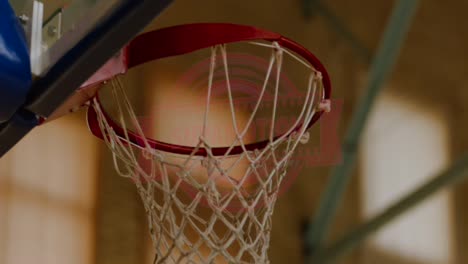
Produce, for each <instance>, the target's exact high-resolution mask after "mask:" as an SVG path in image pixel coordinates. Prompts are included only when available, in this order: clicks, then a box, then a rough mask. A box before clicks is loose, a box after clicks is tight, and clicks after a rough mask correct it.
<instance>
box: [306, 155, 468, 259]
mask: <svg viewBox="0 0 468 264" xmlns="http://www.w3.org/2000/svg"><path fill="white" fill-rule="evenodd" d="M467 176H468V153H467V154H465V155H464V156H463V157H462V158H461V159H459V160H458V161H457V162H456V163H455V164H454V165H453V166H452V167H451V168H449V169H447V170H445V171H444V172H442V173H441V174H440V175H438V176H436V177H435V178H433V179H431V180H430V181H428V182H427V183H425V184H423V185H422V186H420V187H419V188H417V189H415V190H414V191H413V192H411V193H410V194H408V195H406V196H405V197H403V198H401V199H400V200H399V201H397V202H396V203H394V204H393V205H391V206H390V207H388V209H386V210H385V211H384V212H383V213H381V214H379V215H377V216H376V217H374V218H373V219H371V220H369V221H368V222H367V223H364V224H362V225H361V226H360V227H358V228H356V229H354V231H351V232H350V233H349V234H348V235H345V236H344V238H343V239H341V240H339V241H338V242H336V243H334V244H333V245H332V246H330V247H327V248H326V249H325V250H323V251H320V252H317V254H316V256H315V258H314V261H315V262H314V263H330V262H333V261H334V260H336V259H337V258H338V257H340V256H341V255H342V254H344V253H346V252H348V251H349V250H351V249H353V247H355V246H356V245H358V244H359V243H360V242H362V241H363V240H364V239H365V238H366V237H368V236H369V235H370V234H372V233H374V232H375V231H377V230H378V229H379V228H381V227H383V226H384V225H385V224H387V223H389V222H390V221H392V220H394V219H395V218H397V217H398V216H400V215H401V214H403V213H405V212H406V211H408V210H409V209H411V208H412V207H414V206H415V205H418V204H419V203H421V202H422V201H423V200H425V199H427V198H428V197H430V196H431V195H432V194H434V193H435V192H437V191H440V190H441V189H442V188H444V187H448V186H450V185H454V184H457V183H459V182H460V181H461V180H463V179H465V178H466V177H467Z"/></svg>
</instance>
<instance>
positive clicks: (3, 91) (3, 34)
mask: <svg viewBox="0 0 468 264" xmlns="http://www.w3.org/2000/svg"><path fill="white" fill-rule="evenodd" d="M31 79H32V76H31V66H30V61H29V53H28V46H27V42H26V38H25V34H24V31H23V28H22V27H21V25H20V23H19V20H18V18H17V17H16V15H15V13H14V11H13V9H12V8H11V6H10V4H9V2H8V0H0V123H3V122H6V121H7V120H8V119H10V118H11V116H12V115H13V114H14V113H15V112H16V111H17V110H18V108H19V107H20V106H21V105H22V104H23V103H24V101H25V99H26V95H27V94H28V91H29V88H30V87H31Z"/></svg>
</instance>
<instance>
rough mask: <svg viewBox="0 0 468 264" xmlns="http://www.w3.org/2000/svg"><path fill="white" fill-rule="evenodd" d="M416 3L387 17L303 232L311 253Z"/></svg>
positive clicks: (402, 0) (405, 3)
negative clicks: (337, 155) (339, 158)
mask: <svg viewBox="0 0 468 264" xmlns="http://www.w3.org/2000/svg"><path fill="white" fill-rule="evenodd" d="M418 3H419V0H399V1H398V2H397V4H396V6H395V8H394V10H393V13H392V15H391V17H390V20H389V23H388V26H387V29H386V31H385V33H384V35H383V38H382V41H381V44H380V47H379V49H378V51H377V54H376V56H375V58H374V60H373V63H372V65H371V70H370V78H369V83H368V86H367V89H366V90H365V91H366V92H365V94H364V95H363V97H362V101H361V102H360V104H358V107H357V110H356V112H355V113H354V114H353V117H352V120H351V125H350V129H349V131H348V134H347V136H346V137H345V140H344V144H343V162H342V163H341V164H339V165H338V166H336V167H335V168H334V170H333V172H332V175H331V178H330V181H329V183H328V186H327V187H326V189H325V191H324V194H323V195H322V200H321V203H320V206H319V209H318V212H317V215H316V217H315V220H314V221H313V222H312V223H311V224H312V226H311V229H310V230H309V231H308V232H307V234H306V243H307V246H308V247H309V248H310V249H311V251H312V254H314V252H316V251H317V250H318V249H319V248H320V247H321V244H322V242H323V240H324V238H325V236H326V234H327V231H328V230H329V227H330V224H331V222H332V220H333V216H334V214H335V211H336V209H337V207H338V206H339V203H340V201H341V198H342V195H343V193H344V191H345V187H346V185H347V183H348V181H349V178H350V175H351V172H352V170H353V168H354V164H355V160H356V156H357V147H358V144H359V141H360V136H361V134H362V132H363V130H364V128H365V124H366V121H367V119H368V116H369V112H370V109H371V107H372V105H373V103H374V102H375V99H376V97H377V95H378V94H379V92H380V91H381V89H382V85H383V83H384V82H385V80H386V78H387V77H388V75H389V73H390V72H391V70H392V68H393V66H394V64H395V61H396V59H397V56H398V54H399V51H400V48H401V46H402V44H403V41H404V39H405V36H406V33H407V31H408V29H409V26H410V22H411V19H412V18H413V16H414V14H415V11H416V9H417V6H418Z"/></svg>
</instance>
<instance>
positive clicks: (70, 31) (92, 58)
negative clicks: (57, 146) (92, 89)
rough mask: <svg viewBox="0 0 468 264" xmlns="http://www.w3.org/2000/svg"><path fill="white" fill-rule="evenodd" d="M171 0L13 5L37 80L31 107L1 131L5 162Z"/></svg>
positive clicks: (24, 1) (19, 1)
mask: <svg viewBox="0 0 468 264" xmlns="http://www.w3.org/2000/svg"><path fill="white" fill-rule="evenodd" d="M170 2H172V0H47V1H45V0H44V1H38V0H10V4H11V6H12V7H13V9H14V10H15V13H16V15H17V17H18V18H19V19H20V21H21V23H22V25H23V27H24V30H25V33H26V38H27V40H28V45H29V49H30V60H31V71H32V75H33V77H34V81H33V84H32V87H31V88H30V90H29V94H28V96H27V100H26V102H25V103H24V104H23V105H22V106H20V107H19V108H18V110H17V113H16V114H15V115H14V116H13V117H12V118H11V120H10V121H9V122H8V123H6V124H2V125H1V126H0V146H1V147H0V157H1V156H2V155H3V154H4V153H5V152H6V151H8V150H9V149H10V148H11V147H12V146H13V145H15V144H16V142H17V141H19V140H20V139H21V138H22V137H23V136H24V135H25V134H26V133H27V132H28V131H30V130H31V129H32V128H33V127H34V126H36V125H37V123H38V120H37V119H38V117H48V116H49V115H50V114H51V113H52V112H53V111H54V110H55V109H56V108H57V107H59V106H60V105H61V104H62V103H63V102H64V101H65V100H66V99H67V98H68V97H69V96H70V95H71V94H72V92H73V91H74V90H76V89H77V88H78V87H80V86H81V85H82V84H83V83H84V82H85V81H86V80H87V79H88V78H89V77H90V76H91V75H92V74H93V73H95V72H96V71H97V70H98V69H99V68H100V67H101V66H102V65H103V64H105V63H106V61H108V60H109V59H110V58H111V57H112V56H114V55H115V54H117V53H118V52H119V50H120V49H121V48H122V47H123V46H124V45H125V44H126V43H127V42H128V41H130V40H131V39H132V38H133V37H135V36H136V35H137V34H138V33H139V32H140V31H142V30H143V28H144V27H145V26H146V25H147V24H148V23H150V22H151V21H152V20H153V19H154V18H155V17H156V16H157V15H158V14H159V13H161V12H162V11H163V10H164V9H165V8H166V7H167V6H168V5H169V4H170Z"/></svg>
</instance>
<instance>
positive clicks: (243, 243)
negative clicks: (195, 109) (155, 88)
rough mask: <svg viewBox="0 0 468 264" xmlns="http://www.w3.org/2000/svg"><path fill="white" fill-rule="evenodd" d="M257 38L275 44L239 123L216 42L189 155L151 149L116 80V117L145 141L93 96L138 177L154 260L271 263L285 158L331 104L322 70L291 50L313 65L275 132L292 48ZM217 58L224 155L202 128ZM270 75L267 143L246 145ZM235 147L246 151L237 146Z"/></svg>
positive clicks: (114, 146)
mask: <svg viewBox="0 0 468 264" xmlns="http://www.w3.org/2000/svg"><path fill="white" fill-rule="evenodd" d="M254 44H255V45H262V46H266V47H268V48H271V50H272V55H271V58H270V61H269V66H268V69H267V72H266V76H265V82H264V84H263V87H262V90H261V92H260V95H259V97H258V99H257V101H256V103H255V105H254V107H253V110H252V111H251V113H250V116H249V118H248V119H247V122H246V125H245V126H244V128H242V129H241V128H240V127H238V124H237V122H236V120H237V117H236V111H235V106H234V102H233V98H232V97H233V96H232V87H231V85H230V78H229V77H230V76H229V71H228V62H227V60H228V59H227V55H226V54H227V52H226V47H225V46H224V45H220V46H216V47H213V48H212V50H211V63H210V70H209V77H208V87H207V91H208V92H207V97H206V98H207V100H206V106H205V108H206V109H205V112H204V119H203V120H202V122H204V123H203V128H202V131H200V135H199V140H198V144H197V145H196V146H194V147H193V150H192V152H191V154H188V155H181V154H173V153H169V152H164V151H161V150H157V149H153V148H152V146H151V142H150V141H149V140H148V139H147V138H146V137H145V135H144V133H143V129H142V128H141V126H139V125H138V119H137V116H136V114H135V112H134V110H133V108H132V106H131V105H130V102H129V100H128V98H127V96H126V95H125V93H124V90H123V87H122V86H123V85H122V83H121V81H120V80H119V79H115V80H112V81H111V82H112V94H113V96H114V97H115V98H114V99H115V102H116V104H117V110H118V111H117V112H118V116H119V117H118V118H119V120H116V121H118V122H119V123H121V124H122V128H123V129H124V130H123V131H127V129H128V128H129V125H130V124H126V122H125V120H131V122H132V123H133V126H134V131H133V132H135V133H136V134H138V135H139V136H140V137H141V138H142V140H139V141H138V142H135V140H133V142H132V140H131V137H130V136H129V134H128V133H127V132H124V133H123V134H122V133H120V134H119V133H117V132H116V129H114V128H113V127H112V124H111V123H110V122H109V120H108V117H107V116H106V114H105V113H104V112H103V109H102V106H101V105H100V103H99V101H98V100H97V99H94V101H93V103H92V107H93V108H94V109H95V111H96V113H97V117H98V121H99V126H100V129H101V131H102V133H103V135H105V136H104V140H105V142H106V144H107V145H108V147H109V148H110V149H111V151H112V153H113V155H114V161H115V167H116V169H117V172H118V173H119V174H120V175H121V176H122V177H128V178H131V179H132V180H133V181H134V183H135V185H136V187H137V189H138V192H139V194H140V196H141V199H142V201H143V203H144V206H145V209H146V213H147V217H148V224H149V230H150V233H151V238H152V242H153V247H154V250H155V251H156V253H155V258H154V263H269V260H268V256H267V250H268V246H269V242H270V231H271V229H272V214H273V210H274V205H275V202H276V200H277V197H278V193H279V191H280V185H281V183H282V181H283V179H284V177H285V175H286V171H287V168H288V162H289V161H290V160H291V158H292V155H293V153H294V150H295V149H296V147H297V146H298V144H299V143H300V142H301V141H302V142H304V141H307V137H308V134H307V131H306V130H307V125H306V124H309V122H310V121H311V120H312V118H313V116H314V114H315V113H316V111H319V110H326V109H327V108H329V103H328V102H327V101H324V100H323V84H322V77H321V74H320V72H318V71H316V70H315V69H314V68H313V67H311V66H309V64H307V63H306V62H303V61H301V60H300V59H299V58H297V57H294V58H295V59H297V60H300V61H301V63H303V64H304V65H305V66H306V67H308V69H309V70H310V71H309V72H310V76H309V79H308V84H307V88H306V93H305V96H304V98H303V102H302V105H301V109H300V114H299V115H298V116H297V119H296V120H295V121H294V122H293V124H292V125H291V126H290V127H289V128H288V129H287V131H285V132H283V133H282V134H280V135H275V122H276V120H277V112H278V111H277V105H278V97H279V95H278V90H279V83H280V76H281V75H280V73H281V67H282V65H283V63H282V62H283V57H284V56H285V54H287V55H290V56H294V55H293V54H291V53H289V51H287V50H285V49H283V48H282V47H280V46H279V45H278V44H277V43H273V44H261V43H254ZM217 58H220V61H221V62H222V64H223V65H222V67H223V68H224V79H225V82H226V89H227V94H228V98H229V100H228V106H227V107H228V108H229V109H230V115H231V118H232V125H233V128H234V131H235V137H234V138H232V143H231V145H230V146H228V147H226V149H225V151H224V152H223V153H222V154H219V153H218V154H216V155H215V154H214V153H213V146H212V144H211V142H209V140H208V139H207V137H206V135H205V134H206V128H207V126H208V122H209V120H210V119H209V115H210V102H211V100H212V86H213V78H214V71H215V70H214V69H215V64H216V61H217ZM269 79H273V80H274V81H273V83H274V84H275V85H274V93H273V105H272V108H271V113H270V114H271V115H269V116H270V118H269V120H270V126H269V129H270V130H269V133H268V136H267V139H266V143H265V145H264V147H263V148H262V149H249V147H248V144H247V143H246V142H245V139H246V135H247V131H248V129H249V127H250V126H251V125H252V124H253V123H254V122H253V120H254V119H255V118H256V115H257V114H258V112H259V108H260V106H261V102H262V100H263V99H264V93H265V90H266V87H267V83H268V80H269ZM214 125H216V124H214ZM175 133H177V131H175ZM236 148H237V149H239V148H240V150H241V151H240V152H239V151H237V152H238V153H234V150H235V149H236ZM200 150H204V151H203V152H200ZM200 153H203V154H200Z"/></svg>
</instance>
